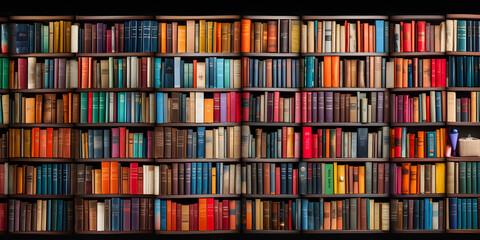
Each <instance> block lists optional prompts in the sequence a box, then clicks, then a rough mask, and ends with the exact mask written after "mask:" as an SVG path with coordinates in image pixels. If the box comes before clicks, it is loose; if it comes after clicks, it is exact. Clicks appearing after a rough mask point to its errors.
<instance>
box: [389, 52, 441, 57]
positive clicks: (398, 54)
mask: <svg viewBox="0 0 480 240" xmlns="http://www.w3.org/2000/svg"><path fill="white" fill-rule="evenodd" d="M389 56H390V57H442V56H445V52H390V54H389Z"/></svg>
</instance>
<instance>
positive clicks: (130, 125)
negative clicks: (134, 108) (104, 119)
mask: <svg viewBox="0 0 480 240" xmlns="http://www.w3.org/2000/svg"><path fill="white" fill-rule="evenodd" d="M154 126H155V123H118V122H117V123H75V127H77V128H105V127H128V128H148V127H154Z"/></svg>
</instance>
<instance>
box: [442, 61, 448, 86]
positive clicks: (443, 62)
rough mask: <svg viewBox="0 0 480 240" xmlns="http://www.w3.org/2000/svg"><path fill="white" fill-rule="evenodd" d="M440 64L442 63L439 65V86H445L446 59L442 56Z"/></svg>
mask: <svg viewBox="0 0 480 240" xmlns="http://www.w3.org/2000/svg"><path fill="white" fill-rule="evenodd" d="M440 61H441V64H442V67H441V76H442V77H441V78H440V79H442V81H441V82H442V83H441V87H446V86H447V70H446V68H447V59H445V58H442V59H441V60H440Z"/></svg>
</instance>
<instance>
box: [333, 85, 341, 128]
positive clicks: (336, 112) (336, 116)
mask: <svg viewBox="0 0 480 240" xmlns="http://www.w3.org/2000/svg"><path fill="white" fill-rule="evenodd" d="M333 121H334V122H340V93H339V92H334V93H333Z"/></svg>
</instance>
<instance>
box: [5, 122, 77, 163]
mask: <svg viewBox="0 0 480 240" xmlns="http://www.w3.org/2000/svg"><path fill="white" fill-rule="evenodd" d="M71 136H72V129H71V128H58V129H54V128H38V127H34V128H10V129H8V143H9V144H8V145H7V146H8V157H10V158H30V157H35V158H70V157H71V156H72V155H71V146H72V138H71Z"/></svg>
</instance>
